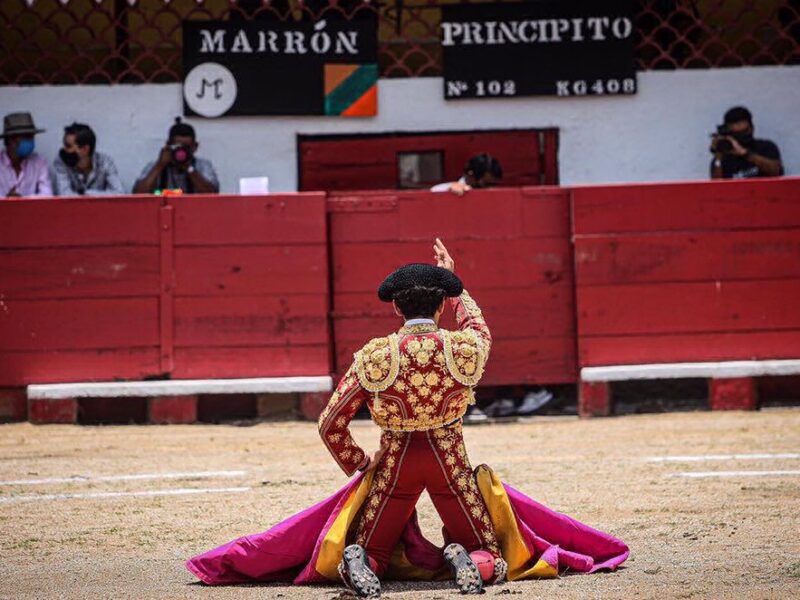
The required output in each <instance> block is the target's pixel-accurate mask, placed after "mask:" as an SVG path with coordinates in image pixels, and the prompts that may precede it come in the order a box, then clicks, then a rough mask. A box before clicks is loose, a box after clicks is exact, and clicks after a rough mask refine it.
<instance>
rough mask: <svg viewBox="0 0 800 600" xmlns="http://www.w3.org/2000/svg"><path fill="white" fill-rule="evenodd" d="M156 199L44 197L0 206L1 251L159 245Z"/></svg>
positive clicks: (139, 197) (0, 204)
mask: <svg viewBox="0 0 800 600" xmlns="http://www.w3.org/2000/svg"><path fill="white" fill-rule="evenodd" d="M160 205H161V199H160V198H155V197H141V196H135V197H118V196H115V197H109V198H98V197H93V198H85V197H84V198H48V199H43V200H36V199H24V200H14V201H4V202H2V203H0V248H37V247H49V248H53V247H62V246H98V245H107V246H125V245H140V246H141V245H146V246H155V245H158V210H159V207H160Z"/></svg>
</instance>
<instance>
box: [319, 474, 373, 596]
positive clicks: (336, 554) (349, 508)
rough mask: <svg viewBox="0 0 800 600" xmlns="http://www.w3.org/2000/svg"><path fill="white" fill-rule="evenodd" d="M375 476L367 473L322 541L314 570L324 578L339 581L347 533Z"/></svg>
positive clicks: (351, 493)
mask: <svg viewBox="0 0 800 600" xmlns="http://www.w3.org/2000/svg"><path fill="white" fill-rule="evenodd" d="M374 474H375V472H374V471H370V472H369V473H367V474H366V475H365V476H364V479H362V480H361V483H359V484H358V487H357V488H356V490H355V491H353V492H350V496H349V497H348V498H347V500H345V503H344V505H343V506H342V510H341V511H340V512H339V514H338V515H337V517H336V520H335V521H334V522H333V525H331V528H330V529H328V533H326V534H325V537H324V538H323V540H322V546H321V547H320V550H319V556H317V564H315V565H314V568H315V569H316V570H317V573H319V574H320V575H322V576H323V577H327V578H328V579H331V580H333V581H338V580H339V571H338V567H339V562H341V560H342V555H343V554H344V548H345V545H346V544H347V531H348V530H349V529H350V525H352V523H353V521H354V520H355V518H356V515H357V514H358V510H359V509H360V508H361V505H362V504H363V503H364V500H366V499H367V494H368V493H369V489H370V487H371V486H372V478H373V476H374Z"/></svg>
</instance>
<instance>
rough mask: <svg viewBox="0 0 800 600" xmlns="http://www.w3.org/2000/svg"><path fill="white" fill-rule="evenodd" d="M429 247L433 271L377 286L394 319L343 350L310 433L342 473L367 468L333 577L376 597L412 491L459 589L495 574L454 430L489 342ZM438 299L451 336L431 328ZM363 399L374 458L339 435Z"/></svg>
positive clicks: (401, 272)
mask: <svg viewBox="0 0 800 600" xmlns="http://www.w3.org/2000/svg"><path fill="white" fill-rule="evenodd" d="M434 249H435V253H436V260H437V263H438V264H437V266H433V265H429V264H420V263H417V264H409V265H406V266H404V267H401V268H400V269H398V270H396V271H395V272H393V273H392V274H390V275H389V276H388V277H387V278H386V279H385V280H384V281H383V283H382V284H381V286H380V288H379V290H378V296H379V298H380V299H381V300H382V301H384V302H391V303H392V304H393V305H394V309H395V311H396V313H397V314H398V316H401V317H403V318H404V319H405V324H404V325H403V327H401V328H400V330H399V331H398V332H397V333H392V334H390V335H388V336H386V337H379V338H375V339H373V340H371V341H370V342H369V343H367V344H366V345H365V346H364V347H363V348H362V349H361V350H359V351H358V352H356V353H355V356H354V360H353V364H352V366H351V367H350V369H349V370H348V371H347V373H346V374H345V376H344V377H343V378H342V380H341V381H340V382H339V385H338V387H337V388H336V391H335V392H334V394H333V396H332V397H331V399H330V402H329V403H328V405H327V406H326V408H325V410H324V411H323V412H322V415H321V416H320V419H319V431H320V435H321V436H322V439H323V441H324V442H325V445H326V446H327V447H328V450H330V452H331V454H332V455H333V457H334V459H335V460H336V462H337V463H338V464H339V466H340V467H341V468H342V470H343V471H344V472H345V473H346V474H347V475H352V474H353V473H354V472H355V471H356V470H362V471H363V470H367V469H374V471H375V474H374V477H373V483H372V487H371V489H370V491H369V494H368V496H367V499H366V502H365V503H364V506H363V508H362V512H361V515H360V518H359V519H358V525H357V528H356V533H355V543H353V544H352V545H350V546H348V547H347V548H346V549H345V552H344V557H343V559H342V563H341V565H340V573H341V575H342V578H343V580H344V581H345V583H346V584H347V585H348V587H350V588H351V589H352V590H353V591H355V592H356V593H357V594H358V595H360V596H375V595H378V594H379V593H380V582H379V580H380V577H381V576H382V575H383V574H384V572H385V571H386V569H387V567H388V566H389V559H390V558H391V555H392V552H393V550H394V548H395V545H396V544H397V542H398V541H399V539H400V536H401V534H402V532H403V529H404V527H405V525H406V523H407V522H408V520H409V518H410V517H411V513H412V511H413V510H414V507H415V505H416V503H417V500H418V499H419V497H420V495H421V494H422V492H423V490H427V491H428V494H429V495H430V498H431V501H432V502H433V505H434V507H435V508H436V511H437V512H438V513H439V516H440V517H441V519H442V521H443V523H444V533H445V538H446V541H447V542H450V543H449V545H447V547H446V548H445V550H444V557H445V559H446V560H447V562H448V563H449V564H450V565H451V568H452V570H453V572H454V574H455V578H456V581H457V582H458V585H459V587H460V588H461V591H462V592H464V593H479V592H480V591H481V590H482V587H483V582H485V581H501V580H502V579H503V578H504V577H505V575H506V570H507V565H506V562H505V561H504V560H503V558H502V554H501V552H500V548H499V546H498V544H497V538H496V536H495V532H494V527H493V526H492V523H491V521H490V520H489V514H488V512H487V509H486V504H485V502H484V500H483V498H482V497H481V494H480V492H479V491H478V487H477V484H476V482H475V479H474V478H473V476H472V467H471V466H470V463H469V458H468V457H467V453H466V450H465V448H464V438H463V436H462V431H461V425H462V421H461V419H462V417H463V416H464V413H465V412H466V411H467V408H468V407H469V405H470V404H471V403H474V402H475V395H474V391H473V390H474V388H475V386H476V385H477V384H478V382H479V381H480V379H481V376H482V375H483V371H484V368H485V367H486V361H487V360H488V358H489V351H490V350H491V346H492V336H491V334H490V333H489V328H488V327H487V325H486V321H485V320H484V318H483V315H482V314H481V310H480V308H478V305H477V304H476V303H475V301H474V300H473V299H472V298H471V297H470V295H469V293H467V291H466V290H464V287H463V285H462V282H461V280H460V279H459V278H458V277H457V276H456V275H455V273H454V272H453V268H454V263H453V260H452V258H451V257H450V255H449V254H448V252H447V249H446V248H445V246H444V244H442V242H441V241H440V240H438V239H437V240H436V245H435V246H434ZM448 300H449V303H450V306H451V307H452V309H453V311H454V313H455V317H456V323H457V325H458V330H457V331H447V330H445V329H440V328H439V317H440V316H441V314H442V312H443V311H444V309H445V304H446V302H447V301H448ZM365 403H366V405H367V406H368V408H369V412H370V414H371V415H372V419H373V420H374V421H375V423H376V424H377V425H378V426H379V427H380V428H381V430H382V435H381V444H380V450H379V451H378V453H376V456H375V457H374V458H370V457H369V456H368V455H367V454H365V452H364V451H363V450H362V449H361V448H359V447H358V445H357V444H356V443H355V442H354V440H353V437H352V436H351V435H350V431H349V430H348V425H349V423H350V421H351V420H352V419H353V417H354V416H355V414H356V413H357V412H358V410H359V409H360V408H361V407H362V405H364V404H365Z"/></svg>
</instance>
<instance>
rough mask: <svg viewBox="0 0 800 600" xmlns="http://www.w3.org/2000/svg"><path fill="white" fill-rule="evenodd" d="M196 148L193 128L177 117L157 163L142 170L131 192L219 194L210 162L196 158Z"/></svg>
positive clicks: (150, 164) (215, 175)
mask: <svg viewBox="0 0 800 600" xmlns="http://www.w3.org/2000/svg"><path fill="white" fill-rule="evenodd" d="M198 145H199V144H198V143H197V138H196V136H195V133H194V127H192V126H191V125H189V124H188V123H183V122H181V118H180V117H177V118H176V119H175V124H174V125H173V126H172V127H170V130H169V139H168V141H167V144H166V145H165V146H164V147H163V148H161V153H160V154H159V155H158V160H157V161H155V162H151V163H148V165H147V166H146V167H145V168H144V170H143V171H142V174H141V175H140V176H139V179H138V180H137V181H136V184H135V185H134V186H133V193H134V194H149V193H152V192H154V191H156V190H165V189H180V190H183V193H185V194H216V193H217V192H219V181H218V180H217V174H216V173H215V172H214V167H213V166H212V165H211V161H208V160H206V159H204V158H199V157H198V156H196V155H195V153H196V152H197V147H198Z"/></svg>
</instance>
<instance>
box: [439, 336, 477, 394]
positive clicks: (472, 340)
mask: <svg viewBox="0 0 800 600" xmlns="http://www.w3.org/2000/svg"><path fill="white" fill-rule="evenodd" d="M442 333H443V336H442V337H443V339H444V358H445V361H446V363H447V370H448V371H449V372H450V375H452V376H453V379H455V380H456V381H457V382H458V383H460V384H461V385H465V386H467V387H473V386H475V385H477V384H478V381H480V379H481V377H482V376H483V369H484V367H485V366H486V353H485V352H484V351H483V348H482V344H481V343H480V340H479V339H478V335H477V334H476V333H475V332H474V331H471V330H469V329H466V330H463V331H443V332H442Z"/></svg>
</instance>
